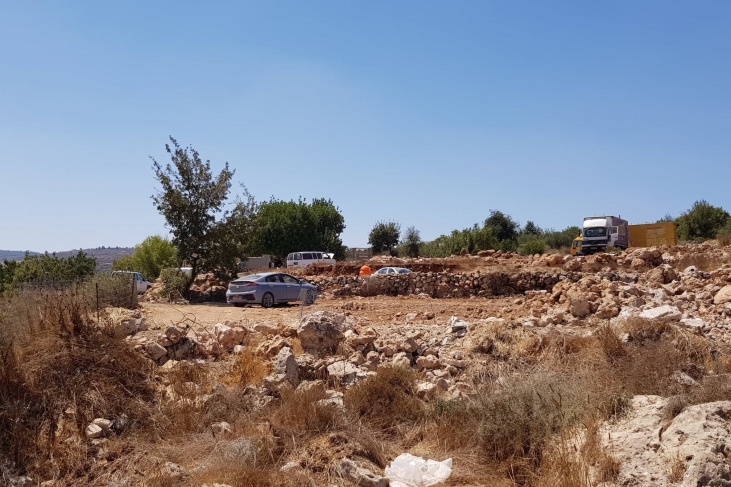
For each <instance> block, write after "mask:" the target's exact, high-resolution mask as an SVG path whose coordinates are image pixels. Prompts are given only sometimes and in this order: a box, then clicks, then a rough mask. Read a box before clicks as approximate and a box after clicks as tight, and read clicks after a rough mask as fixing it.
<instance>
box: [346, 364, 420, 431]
mask: <svg viewBox="0 0 731 487" xmlns="http://www.w3.org/2000/svg"><path fill="white" fill-rule="evenodd" d="M415 381H416V374H415V373H414V372H413V371H411V370H407V369H404V368H401V367H382V368H380V369H378V372H377V374H376V375H375V376H372V377H369V378H368V379H366V380H364V381H363V382H360V383H359V384H356V385H355V386H353V387H351V388H350V389H348V390H347V391H346V392H345V406H346V408H347V410H348V411H350V412H351V413H352V414H354V415H355V416H356V417H358V418H362V419H363V420H364V421H365V422H366V423H368V424H370V425H371V426H373V427H375V428H382V429H384V430H393V429H394V428H395V427H397V426H399V425H409V424H411V425H413V424H415V423H416V421H417V420H418V419H419V418H421V417H422V415H423V410H424V405H423V403H422V402H421V401H420V400H419V399H418V398H417V397H416V384H415Z"/></svg>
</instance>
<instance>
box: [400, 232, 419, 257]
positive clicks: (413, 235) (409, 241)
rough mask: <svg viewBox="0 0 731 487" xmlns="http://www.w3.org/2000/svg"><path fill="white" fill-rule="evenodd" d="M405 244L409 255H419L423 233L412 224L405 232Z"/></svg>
mask: <svg viewBox="0 0 731 487" xmlns="http://www.w3.org/2000/svg"><path fill="white" fill-rule="evenodd" d="M403 245H404V246H405V247H406V255H408V256H409V257H413V258H416V257H419V247H420V246H421V234H420V233H419V230H417V229H416V227H414V226H411V227H408V228H407V229H406V233H405V234H404V241H403Z"/></svg>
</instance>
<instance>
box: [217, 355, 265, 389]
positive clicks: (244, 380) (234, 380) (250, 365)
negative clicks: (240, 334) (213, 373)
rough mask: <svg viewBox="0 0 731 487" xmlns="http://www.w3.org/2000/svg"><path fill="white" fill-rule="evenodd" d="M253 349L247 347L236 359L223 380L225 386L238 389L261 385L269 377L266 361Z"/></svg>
mask: <svg viewBox="0 0 731 487" xmlns="http://www.w3.org/2000/svg"><path fill="white" fill-rule="evenodd" d="M252 348H253V347H247V348H246V350H244V352H243V353H241V354H240V355H237V356H236V357H235V358H234V363H233V365H232V366H231V368H230V370H229V371H228V373H227V374H226V375H225V376H224V377H223V378H222V379H221V381H222V382H223V383H224V384H227V385H230V386H237V387H241V388H243V387H246V386H248V385H259V384H261V382H262V381H263V380H264V377H266V376H267V375H269V365H268V364H267V362H266V359H265V358H263V357H260V356H258V355H256V354H255V353H254V352H253V351H252Z"/></svg>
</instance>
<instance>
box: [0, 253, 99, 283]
mask: <svg viewBox="0 0 731 487" xmlns="http://www.w3.org/2000/svg"><path fill="white" fill-rule="evenodd" d="M6 265H7V261H6ZM13 270H14V272H13V279H12V282H13V285H17V284H20V283H23V282H32V281H75V280H79V279H84V278H87V277H90V276H93V275H94V273H95V272H96V259H95V258H93V257H88V256H87V255H86V254H85V253H84V252H83V251H81V250H79V252H78V253H77V254H76V255H75V256H71V257H66V258H62V257H58V256H57V255H56V254H48V253H45V254H41V255H29V254H27V253H26V254H25V259H23V260H22V261H21V262H18V263H17V264H16V265H15V266H14V269H13Z"/></svg>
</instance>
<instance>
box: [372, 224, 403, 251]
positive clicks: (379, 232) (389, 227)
mask: <svg viewBox="0 0 731 487" xmlns="http://www.w3.org/2000/svg"><path fill="white" fill-rule="evenodd" d="M399 235H401V224H400V223H397V222H393V221H389V222H385V221H379V222H377V223H376V224H375V225H374V226H373V229H372V230H371V233H370V234H369V235H368V245H370V246H371V249H373V253H374V254H380V253H382V252H384V251H388V253H389V255H394V248H395V247H396V246H397V245H398V242H399Z"/></svg>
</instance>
